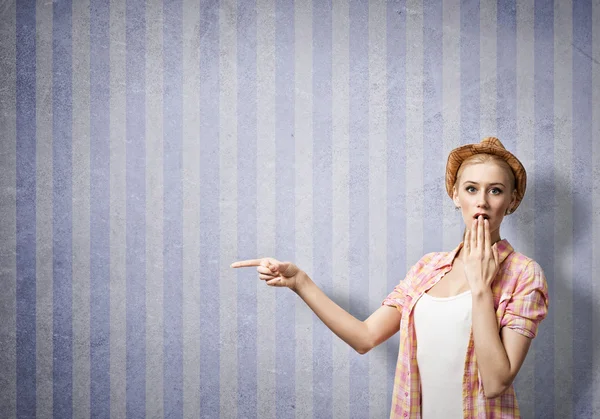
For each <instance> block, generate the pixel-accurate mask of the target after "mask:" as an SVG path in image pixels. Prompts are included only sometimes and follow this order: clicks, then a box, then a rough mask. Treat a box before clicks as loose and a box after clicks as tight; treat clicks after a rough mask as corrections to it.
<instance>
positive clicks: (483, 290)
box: [471, 285, 492, 299]
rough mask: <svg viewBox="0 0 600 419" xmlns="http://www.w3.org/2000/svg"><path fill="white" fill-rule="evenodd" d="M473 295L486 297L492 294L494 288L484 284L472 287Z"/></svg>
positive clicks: (477, 297)
mask: <svg viewBox="0 0 600 419" xmlns="http://www.w3.org/2000/svg"><path fill="white" fill-rule="evenodd" d="M471 296H472V298H476V299H486V298H489V297H491V296H492V288H491V287H488V286H485V285H482V286H476V287H472V288H471Z"/></svg>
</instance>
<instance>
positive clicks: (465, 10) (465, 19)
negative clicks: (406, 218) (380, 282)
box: [427, 1, 481, 211]
mask: <svg viewBox="0 0 600 419" xmlns="http://www.w3.org/2000/svg"><path fill="white" fill-rule="evenodd" d="M479 19H480V17H479V2H478V1H468V2H461V5H460V138H461V140H462V143H463V144H472V143H478V142H479V141H480V136H481V135H480V129H479V128H480V127H479V115H480V110H479V98H480V93H479V80H480V77H479ZM427 211H429V208H427Z"/></svg>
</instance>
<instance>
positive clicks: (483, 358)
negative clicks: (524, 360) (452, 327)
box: [472, 289, 510, 398]
mask: <svg viewBox="0 0 600 419" xmlns="http://www.w3.org/2000/svg"><path fill="white" fill-rule="evenodd" d="M472 296H473V313H472V317H473V341H474V344H475V355H476V357H477V368H478V369H479V371H480V373H481V379H482V381H483V389H484V392H485V395H486V396H487V397H490V398H491V397H497V396H499V395H500V394H501V393H502V392H503V391H504V390H505V389H506V385H507V381H508V377H509V376H510V361H509V359H508V355H507V354H506V350H505V349H504V345H503V344H502V340H501V339H500V333H499V330H498V323H497V320H496V313H495V309H494V299H493V295H492V291H491V290H490V289H487V290H484V291H475V292H473V294H472Z"/></svg>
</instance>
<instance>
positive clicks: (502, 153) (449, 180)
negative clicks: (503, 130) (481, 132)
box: [446, 137, 527, 212]
mask: <svg viewBox="0 0 600 419" xmlns="http://www.w3.org/2000/svg"><path fill="white" fill-rule="evenodd" d="M481 153H486V154H494V155H496V156H498V157H500V158H502V159H503V160H505V161H506V163H508V165H509V166H510V168H511V169H512V171H513V173H514V174H515V182H516V185H517V195H516V199H517V200H516V202H515V204H514V205H513V207H512V208H511V209H510V212H514V211H515V210H516V209H517V207H518V206H519V204H520V203H521V200H522V199H523V196H524V195H525V188H526V187H527V173H526V172H525V168H524V167H523V165H522V164H521V162H520V161H519V159H517V158H516V157H515V156H514V155H513V154H512V153H511V152H510V151H508V150H506V149H505V148H504V146H503V145H502V143H501V142H500V140H499V139H497V138H496V137H486V138H484V139H483V140H481V142H480V143H479V144H467V145H463V146H460V147H457V148H455V149H454V150H452V151H451V152H450V155H449V156H448V163H447V164H446V191H447V192H448V195H449V196H450V198H452V187H453V186H454V184H455V183H456V175H457V173H458V168H459V167H460V165H461V164H462V162H463V161H465V160H466V159H467V158H469V157H471V156H472V155H474V154H481Z"/></svg>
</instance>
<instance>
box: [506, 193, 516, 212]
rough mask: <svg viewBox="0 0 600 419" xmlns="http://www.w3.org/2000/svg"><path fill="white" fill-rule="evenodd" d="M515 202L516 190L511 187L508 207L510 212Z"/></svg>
mask: <svg viewBox="0 0 600 419" xmlns="http://www.w3.org/2000/svg"><path fill="white" fill-rule="evenodd" d="M516 203H517V190H516V189H513V191H512V199H511V200H510V206H509V207H508V208H509V209H510V210H511V212H512V210H513V208H514V206H515V204H516Z"/></svg>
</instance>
